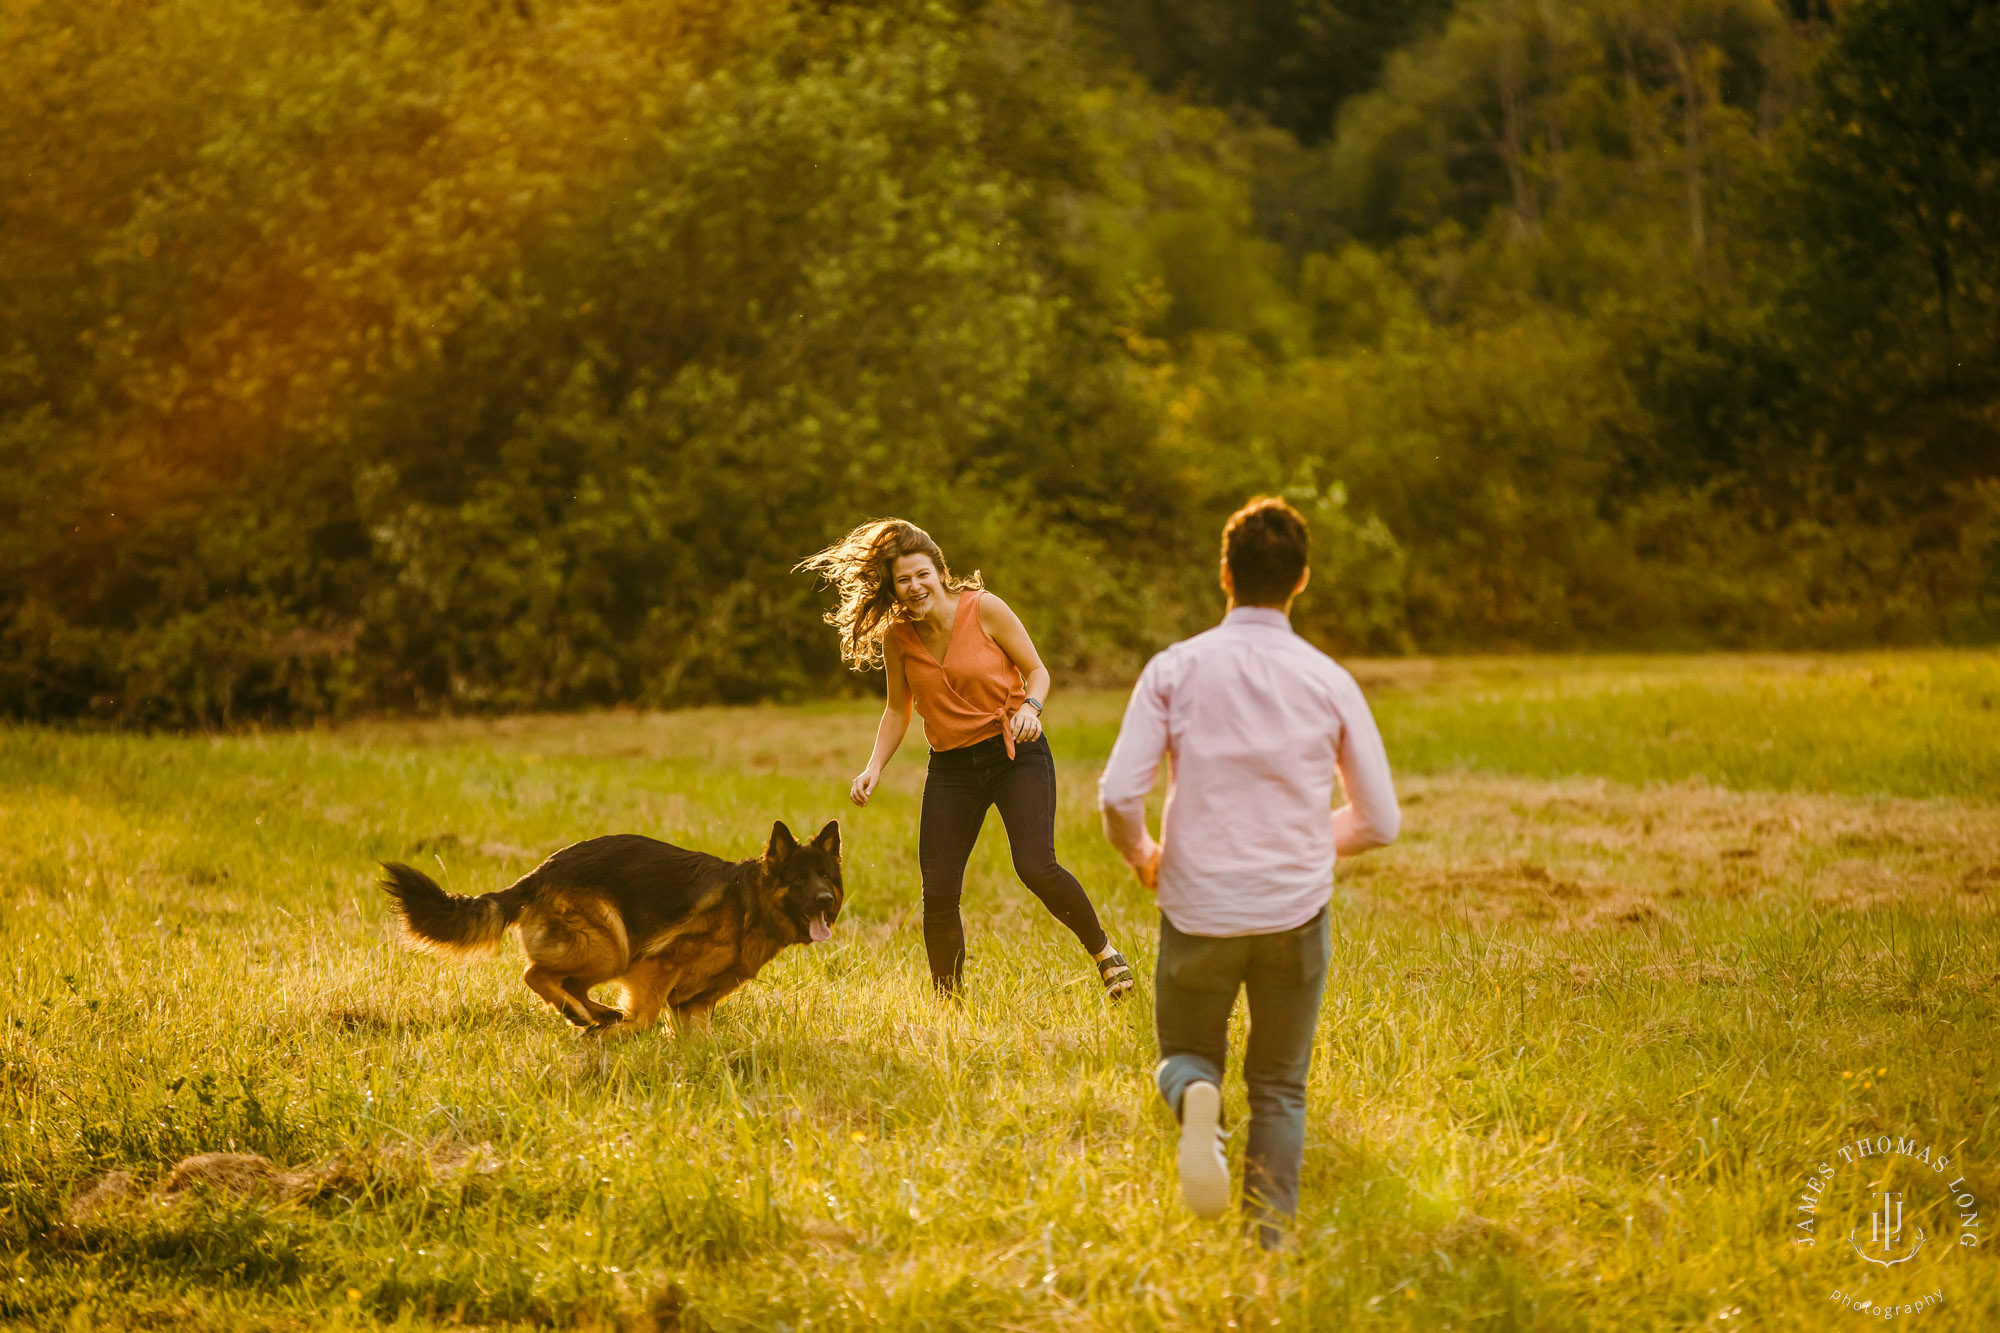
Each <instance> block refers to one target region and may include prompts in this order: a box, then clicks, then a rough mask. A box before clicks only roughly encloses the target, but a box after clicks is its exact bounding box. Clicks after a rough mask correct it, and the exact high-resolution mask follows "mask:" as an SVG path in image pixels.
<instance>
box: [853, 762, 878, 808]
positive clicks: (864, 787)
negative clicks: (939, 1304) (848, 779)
mask: <svg viewBox="0 0 2000 1333" xmlns="http://www.w3.org/2000/svg"><path fill="white" fill-rule="evenodd" d="M881 780H882V770H881V769H879V768H865V769H863V770H861V775H860V776H859V777H857V778H855V779H854V781H853V782H852V783H851V784H850V785H849V786H848V788H847V799H848V800H850V801H852V802H854V803H855V804H856V805H866V804H868V798H869V796H870V795H872V794H873V793H874V791H875V784H876V783H878V782H880V781H881Z"/></svg>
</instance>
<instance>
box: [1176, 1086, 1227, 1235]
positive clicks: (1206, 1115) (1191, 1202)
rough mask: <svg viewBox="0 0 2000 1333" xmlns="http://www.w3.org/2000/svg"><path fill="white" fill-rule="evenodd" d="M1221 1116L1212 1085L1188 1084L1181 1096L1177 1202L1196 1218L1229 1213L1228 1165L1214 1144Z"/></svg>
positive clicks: (1217, 1090) (1216, 1091)
mask: <svg viewBox="0 0 2000 1333" xmlns="http://www.w3.org/2000/svg"><path fill="white" fill-rule="evenodd" d="M1221 1115H1222V1089H1220V1088H1218V1087H1216V1086H1215V1085H1214V1084H1213V1083H1190V1084H1188V1086H1187V1090H1186V1091H1185V1092H1183V1093H1181V1146H1180V1154H1179V1164H1180V1169H1181V1198H1182V1199H1184V1200H1186V1201H1187V1206H1188V1208H1189V1210H1190V1211H1191V1212H1193V1213H1194V1215H1195V1216H1196V1217H1221V1216H1222V1215H1223V1214H1224V1213H1225V1212H1228V1211H1229V1165H1228V1163H1226V1162H1224V1161H1223V1160H1222V1148H1221V1146H1220V1145H1219V1144H1217V1143H1216V1140H1215V1125H1216V1121H1217V1120H1218V1119H1219V1118H1220V1117H1221Z"/></svg>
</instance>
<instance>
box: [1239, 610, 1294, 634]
mask: <svg viewBox="0 0 2000 1333" xmlns="http://www.w3.org/2000/svg"><path fill="white" fill-rule="evenodd" d="M1222 623H1223V624H1225V625H1261V626H1263V627H1264V628H1265V629H1281V630H1285V631H1286V632H1288V633H1289V632H1290V631H1291V628H1292V620H1291V617H1290V616H1288V615H1286V614H1285V613H1284V612H1283V611H1280V610H1279V609H1278V608H1277V607H1275V606H1239V607H1237V608H1236V609H1235V610H1234V611H1231V612H1230V613H1229V614H1228V615H1226V616H1224V617H1223V618H1222Z"/></svg>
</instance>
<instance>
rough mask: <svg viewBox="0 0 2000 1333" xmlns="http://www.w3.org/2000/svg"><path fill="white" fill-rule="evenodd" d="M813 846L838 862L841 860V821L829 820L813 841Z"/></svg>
mask: <svg viewBox="0 0 2000 1333" xmlns="http://www.w3.org/2000/svg"><path fill="white" fill-rule="evenodd" d="M812 845H813V846H814V847H816V848H818V849H819V850H820V851H822V852H825V853H826V854H827V855H828V856H831V857H832V858H834V859H835V860H836V861H837V860H839V859H840V821H839V820H838V819H829V820H827V821H826V827H825V828H823V829H821V830H820V831H819V835H818V836H817V837H815V838H814V839H813V840H812Z"/></svg>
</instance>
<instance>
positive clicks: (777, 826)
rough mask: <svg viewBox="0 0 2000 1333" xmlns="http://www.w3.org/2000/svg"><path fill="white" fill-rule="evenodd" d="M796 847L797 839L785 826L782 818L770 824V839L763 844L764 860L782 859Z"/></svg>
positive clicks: (797, 846) (795, 849)
mask: <svg viewBox="0 0 2000 1333" xmlns="http://www.w3.org/2000/svg"><path fill="white" fill-rule="evenodd" d="M798 849H799V840H798V839H797V838H794V837H793V836H792V831H791V830H790V829H788V828H786V827H785V821H784V820H782V819H780V820H778V821H777V822H776V823H774V824H772V825H771V841H769V842H768V843H766V844H764V859H765V860H766V861H782V860H784V859H785V858H786V857H788V856H790V855H791V854H792V853H793V852H796V851H797V850H798Z"/></svg>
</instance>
